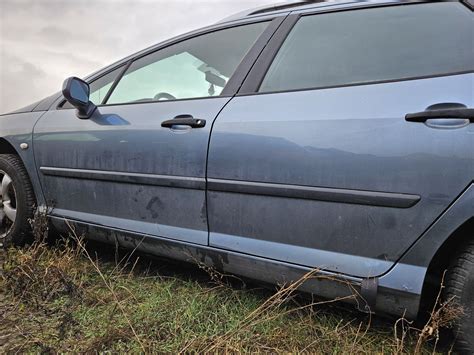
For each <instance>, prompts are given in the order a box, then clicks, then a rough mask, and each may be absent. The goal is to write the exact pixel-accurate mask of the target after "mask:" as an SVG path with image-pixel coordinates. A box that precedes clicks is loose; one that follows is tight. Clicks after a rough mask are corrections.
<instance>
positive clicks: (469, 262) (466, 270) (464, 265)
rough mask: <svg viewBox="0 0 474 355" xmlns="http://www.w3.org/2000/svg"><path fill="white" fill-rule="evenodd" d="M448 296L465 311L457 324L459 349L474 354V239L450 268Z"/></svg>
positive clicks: (456, 334)
mask: <svg viewBox="0 0 474 355" xmlns="http://www.w3.org/2000/svg"><path fill="white" fill-rule="evenodd" d="M446 296H447V299H448V300H450V299H453V300H454V302H456V303H457V304H459V305H460V306H462V307H463V311H464V315H463V316H462V317H461V318H460V319H459V321H458V322H457V324H456V326H455V337H456V346H457V350H458V351H460V352H462V353H467V354H474V241H471V242H469V243H468V244H467V245H466V247H465V248H464V249H463V250H462V252H461V253H459V254H458V256H457V257H456V259H455V260H454V262H453V263H452V265H451V267H450V268H449V270H448V273H447V277H446Z"/></svg>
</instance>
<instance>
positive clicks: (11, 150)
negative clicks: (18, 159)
mask: <svg viewBox="0 0 474 355" xmlns="http://www.w3.org/2000/svg"><path fill="white" fill-rule="evenodd" d="M0 154H16V155H19V154H18V152H17V150H16V149H15V147H13V145H12V144H11V143H10V142H8V141H7V140H6V139H5V138H3V137H0Z"/></svg>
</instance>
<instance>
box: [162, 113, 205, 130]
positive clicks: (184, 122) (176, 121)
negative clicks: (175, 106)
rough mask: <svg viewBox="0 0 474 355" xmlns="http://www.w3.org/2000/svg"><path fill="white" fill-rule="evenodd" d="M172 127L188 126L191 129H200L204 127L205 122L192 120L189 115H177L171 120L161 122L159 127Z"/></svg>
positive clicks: (196, 119) (198, 119)
mask: <svg viewBox="0 0 474 355" xmlns="http://www.w3.org/2000/svg"><path fill="white" fill-rule="evenodd" d="M173 126H189V127H191V128H202V127H204V126H206V120H202V119H200V118H194V117H193V116H191V115H178V116H176V117H175V118H173V119H172V120H167V121H163V122H161V127H166V128H172V127H173Z"/></svg>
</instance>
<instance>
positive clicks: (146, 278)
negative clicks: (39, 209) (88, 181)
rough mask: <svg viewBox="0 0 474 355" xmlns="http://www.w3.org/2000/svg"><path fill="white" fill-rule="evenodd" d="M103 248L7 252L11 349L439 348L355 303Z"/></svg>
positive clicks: (5, 329) (4, 340)
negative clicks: (118, 255)
mask: <svg viewBox="0 0 474 355" xmlns="http://www.w3.org/2000/svg"><path fill="white" fill-rule="evenodd" d="M101 248H102V249H103V248H104V247H103V246H102V247H101ZM95 251H96V250H94V249H93V248H92V249H91V248H90V247H88V248H84V244H83V243H82V242H80V243H79V244H77V243H76V244H73V243H69V242H67V243H66V244H64V245H61V246H55V247H52V246H47V245H46V244H43V243H36V244H34V245H33V246H32V247H29V248H23V249H9V250H8V251H6V252H4V253H3V256H2V259H3V260H2V264H3V267H2V272H1V277H0V289H1V290H2V295H1V298H0V314H1V318H0V321H1V326H0V327H1V329H0V331H1V332H0V334H1V338H0V346H1V348H0V350H1V351H2V352H171V353H177V352H206V351H208V352H311V353H324V354H340V353H380V354H385V353H387V354H389V353H415V352H420V353H431V352H432V351H433V349H432V346H431V345H430V344H426V343H425V342H424V339H423V342H422V343H421V344H420V341H419V339H420V337H419V334H420V333H419V332H413V331H411V332H410V331H408V332H404V333H403V334H404V338H403V340H400V339H397V338H396V337H395V335H394V322H391V321H381V320H376V321H374V320H373V319H371V318H370V317H369V316H367V315H361V314H360V313H358V312H355V311H351V309H350V308H347V307H341V306H339V305H336V306H334V305H326V304H319V302H320V300H318V301H317V304H312V301H311V300H308V299H305V298H303V297H301V296H299V295H298V294H297V293H295V292H289V293H288V294H283V293H282V290H281V289H280V290H275V291H269V290H264V289H260V288H256V287H254V288H249V287H243V286H242V285H243V284H242V283H239V284H238V285H231V284H230V283H227V282H225V281H224V282H215V281H213V278H212V277H209V276H207V275H206V274H205V273H204V272H203V271H202V270H201V269H199V268H197V267H190V266H182V265H180V264H178V263H171V262H168V261H160V260H154V259H153V260H152V259H146V258H143V257H140V258H139V260H138V261H137V259H136V258H135V259H134V258H132V260H131V261H130V263H129V264H128V265H123V264H122V263H118V262H117V261H115V258H114V257H112V256H105V257H104V256H102V257H100V258H96V257H95V254H94V253H95ZM150 263H152V265H151V266H150ZM282 295H283V296H282ZM399 333H400V332H399Z"/></svg>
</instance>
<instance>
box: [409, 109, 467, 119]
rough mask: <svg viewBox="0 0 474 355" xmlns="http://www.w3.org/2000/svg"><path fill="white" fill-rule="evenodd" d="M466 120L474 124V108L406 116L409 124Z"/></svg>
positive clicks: (431, 111)
mask: <svg viewBox="0 0 474 355" xmlns="http://www.w3.org/2000/svg"><path fill="white" fill-rule="evenodd" d="M436 118H440V119H443V118H445V119H465V120H469V121H470V122H474V109H472V108H445V109H439V110H426V111H422V112H415V113H409V114H407V115H406V116H405V121H408V122H426V121H427V120H431V119H436Z"/></svg>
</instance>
